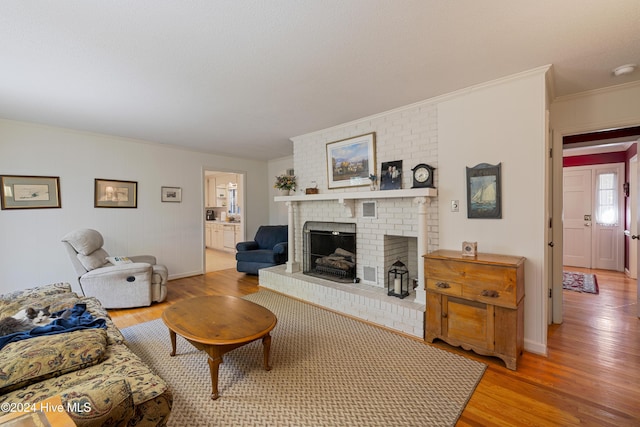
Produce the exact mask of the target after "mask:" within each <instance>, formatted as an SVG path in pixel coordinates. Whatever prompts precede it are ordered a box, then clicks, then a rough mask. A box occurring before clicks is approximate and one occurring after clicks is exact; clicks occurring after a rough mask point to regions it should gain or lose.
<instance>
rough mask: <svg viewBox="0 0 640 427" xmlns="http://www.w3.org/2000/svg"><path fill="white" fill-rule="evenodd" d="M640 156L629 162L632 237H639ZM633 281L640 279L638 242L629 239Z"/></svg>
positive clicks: (630, 275)
mask: <svg viewBox="0 0 640 427" xmlns="http://www.w3.org/2000/svg"><path fill="white" fill-rule="evenodd" d="M637 176H638V155H635V156H633V157H632V158H631V159H630V160H629V211H630V216H629V228H630V230H629V231H630V232H631V233H630V234H631V236H637V235H638V223H637V222H636V220H635V219H636V218H638V188H640V187H639V186H638V179H637ZM628 275H629V277H630V278H631V279H636V278H637V277H638V241H637V240H636V239H635V238H633V237H632V238H630V239H629V272H628Z"/></svg>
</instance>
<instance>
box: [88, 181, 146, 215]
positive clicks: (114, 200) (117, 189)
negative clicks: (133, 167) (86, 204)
mask: <svg viewBox="0 0 640 427" xmlns="http://www.w3.org/2000/svg"><path fill="white" fill-rule="evenodd" d="M93 206H94V207H96V208H137V207H138V183H137V182H136V181H118V180H114V179H99V178H96V180H95V189H94V203H93Z"/></svg>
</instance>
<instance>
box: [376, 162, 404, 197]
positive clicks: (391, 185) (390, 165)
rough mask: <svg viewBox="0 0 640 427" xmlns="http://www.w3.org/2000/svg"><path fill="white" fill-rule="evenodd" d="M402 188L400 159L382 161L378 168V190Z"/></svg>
mask: <svg viewBox="0 0 640 427" xmlns="http://www.w3.org/2000/svg"><path fill="white" fill-rule="evenodd" d="M401 188H402V160H394V161H393V162H382V168H381V170H380V190H399V189H401Z"/></svg>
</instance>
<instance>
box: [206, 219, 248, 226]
mask: <svg viewBox="0 0 640 427" xmlns="http://www.w3.org/2000/svg"><path fill="white" fill-rule="evenodd" d="M205 224H228V225H236V224H237V225H240V224H242V222H241V221H233V222H230V221H221V220H219V219H215V220H213V221H205Z"/></svg>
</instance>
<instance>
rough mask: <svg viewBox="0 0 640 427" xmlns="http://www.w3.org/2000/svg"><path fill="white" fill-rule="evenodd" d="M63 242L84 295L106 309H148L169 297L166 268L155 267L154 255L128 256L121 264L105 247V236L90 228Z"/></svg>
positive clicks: (73, 232) (77, 231)
mask: <svg viewBox="0 0 640 427" xmlns="http://www.w3.org/2000/svg"><path fill="white" fill-rule="evenodd" d="M62 242H63V244H64V247H65V248H66V250H67V253H68V254H69V257H70V258H71V263H72V264H73V267H74V269H75V271H76V273H77V275H78V283H79V284H80V288H81V289H82V293H83V294H84V295H85V296H89V297H96V298H97V299H98V300H100V302H101V303H102V305H103V306H104V307H106V308H130V307H142V306H149V305H151V303H152V302H161V301H164V299H165V298H166V297H167V277H168V272H167V267H165V266H164V265H158V264H156V258H155V257H154V256H152V255H138V256H127V257H126V258H128V260H124V262H125V263H121V261H119V260H118V259H117V258H118V257H109V254H108V253H107V251H105V250H104V249H103V248H102V245H103V244H104V239H103V237H102V235H101V234H100V233H99V232H98V231H96V230H92V229H89V228H82V229H78V230H75V231H72V232H70V233H68V234H67V235H66V236H64V237H63V238H62ZM107 258H110V259H111V262H110V261H108V260H107Z"/></svg>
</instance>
